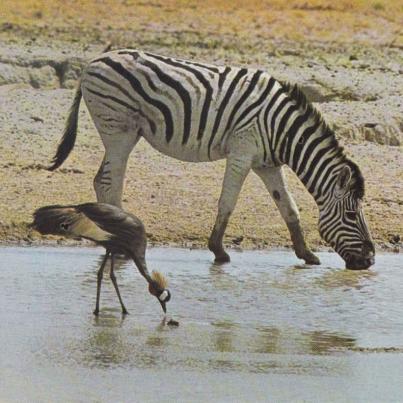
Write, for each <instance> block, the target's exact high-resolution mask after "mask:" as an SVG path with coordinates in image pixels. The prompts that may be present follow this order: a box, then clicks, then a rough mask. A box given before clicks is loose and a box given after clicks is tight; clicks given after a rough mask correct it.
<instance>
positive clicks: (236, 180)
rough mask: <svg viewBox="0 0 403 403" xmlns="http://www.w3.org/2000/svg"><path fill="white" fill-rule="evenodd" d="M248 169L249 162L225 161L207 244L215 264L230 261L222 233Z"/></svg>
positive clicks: (243, 160) (241, 160)
mask: <svg viewBox="0 0 403 403" xmlns="http://www.w3.org/2000/svg"><path fill="white" fill-rule="evenodd" d="M250 167H251V162H250V161H248V160H245V159H242V158H238V159H237V158H231V157H229V158H228V159H227V165H226V168H225V174H224V182H223V186H222V190H221V196H220V200H219V202H218V214H217V218H216V221H215V224H214V228H213V231H212V233H211V235H210V239H209V243H208V247H209V249H210V250H211V251H212V252H213V253H214V255H215V262H216V263H225V262H229V261H230V257H229V255H228V253H227V252H225V250H224V246H223V237H224V232H225V229H226V228H227V225H228V221H229V218H230V216H231V213H232V211H233V210H234V208H235V205H236V202H237V200H238V195H239V192H240V191H241V188H242V184H243V183H244V181H245V178H246V176H247V175H248V173H249V171H250Z"/></svg>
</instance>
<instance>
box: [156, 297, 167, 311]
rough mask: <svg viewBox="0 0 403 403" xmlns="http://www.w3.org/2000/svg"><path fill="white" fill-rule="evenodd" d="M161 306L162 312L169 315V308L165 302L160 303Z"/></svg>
mask: <svg viewBox="0 0 403 403" xmlns="http://www.w3.org/2000/svg"><path fill="white" fill-rule="evenodd" d="M158 301H160V300H158ZM160 304H161V307H162V310H163V311H164V313H167V307H166V303H165V301H160Z"/></svg>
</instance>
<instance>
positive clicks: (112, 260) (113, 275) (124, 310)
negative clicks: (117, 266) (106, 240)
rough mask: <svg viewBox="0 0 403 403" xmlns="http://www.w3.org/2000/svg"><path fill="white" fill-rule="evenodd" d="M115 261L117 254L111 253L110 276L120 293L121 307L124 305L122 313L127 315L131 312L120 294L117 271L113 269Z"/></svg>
mask: <svg viewBox="0 0 403 403" xmlns="http://www.w3.org/2000/svg"><path fill="white" fill-rule="evenodd" d="M114 263H115V256H114V254H113V253H112V255H111V272H110V278H111V280H112V283H113V286H114V287H115V290H116V294H118V298H119V302H120V305H121V307H122V313H123V314H124V315H127V314H128V313H129V312H127V309H126V307H125V305H124V304H123V301H122V297H121V296H120V292H119V287H118V283H117V281H116V276H115V273H114V271H113V266H114Z"/></svg>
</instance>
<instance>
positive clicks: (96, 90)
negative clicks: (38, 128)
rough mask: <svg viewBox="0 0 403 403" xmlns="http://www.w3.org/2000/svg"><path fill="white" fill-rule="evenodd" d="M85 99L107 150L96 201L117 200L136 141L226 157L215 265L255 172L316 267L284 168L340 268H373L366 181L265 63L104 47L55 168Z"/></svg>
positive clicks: (193, 157)
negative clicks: (234, 63)
mask: <svg viewBox="0 0 403 403" xmlns="http://www.w3.org/2000/svg"><path fill="white" fill-rule="evenodd" d="M82 97H83V98H84V100H85V103H86V105H87V108H88V111H89V113H90V116H91V118H92V120H93V121H94V124H95V126H96V129H97V131H98V132H99V134H100V136H101V139H102V142H103V144H104V147H105V155H104V158H103V160H102V163H101V166H100V168H99V170H98V172H97V174H96V176H95V178H94V188H95V192H96V196H97V200H98V201H99V202H103V203H110V204H113V205H116V206H120V205H121V198H122V191H123V181H124V175H125V171H126V165H127V160H128V157H129V154H130V152H131V151H132V149H133V147H134V146H135V145H136V144H137V142H138V141H139V139H140V138H142V137H143V138H144V139H145V140H146V141H147V142H148V143H149V144H150V145H151V146H152V147H154V148H155V149H156V150H158V151H160V152H161V153H163V154H165V155H168V156H170V157H173V158H176V159H178V160H182V161H189V162H208V161H215V160H218V159H224V158H225V159H226V168H225V174H224V180H223V185H222V190H221V195H220V198H219V201H218V213H217V216H216V220H215V224H214V227H213V229H212V232H211V235H210V238H209V242H208V247H209V249H210V250H211V251H212V252H213V253H214V255H215V261H216V262H218V263H222V262H228V261H229V260H230V257H229V255H228V254H227V252H226V251H225V249H224V246H223V236H224V232H225V229H226V227H227V224H228V221H229V218H230V216H231V213H232V211H233V210H234V208H235V204H236V201H237V199H238V195H239V193H240V190H241V187H242V184H243V183H244V181H245V178H246V177H247V175H248V173H249V172H250V171H251V170H252V171H254V172H255V173H256V174H257V175H258V177H260V179H261V180H262V181H263V183H264V185H265V187H266V188H267V190H268V192H269V193H270V195H271V196H272V197H273V199H274V202H275V204H276V206H277V208H278V209H279V211H280V214H281V216H282V218H283V219H284V221H285V223H286V225H287V227H288V230H289V233H290V236H291V240H292V243H293V246H294V250H295V253H296V256H297V257H298V258H300V259H303V260H305V262H306V263H307V264H320V260H319V258H318V257H317V256H316V255H315V254H314V253H313V252H312V251H311V249H310V248H309V247H308V245H307V243H306V242H305V239H304V234H303V230H302V227H301V224H300V217H299V211H298V208H297V206H296V204H295V201H294V199H293V197H292V195H291V194H290V193H289V191H288V188H287V184H286V180H285V177H284V170H283V167H284V165H288V166H289V167H290V168H291V169H292V170H293V171H294V172H295V174H296V175H297V176H298V177H299V179H300V180H301V182H302V183H303V184H304V185H305V187H306V189H307V190H308V191H309V192H310V193H311V195H312V196H313V198H314V200H315V201H316V204H317V206H318V209H319V233H320V235H321V237H322V238H323V239H324V240H325V241H326V242H327V243H328V244H330V245H331V246H332V247H333V248H334V249H335V250H336V252H337V253H338V254H339V255H340V256H341V257H342V258H343V259H344V260H345V262H346V267H347V268H349V269H367V268H368V267H369V266H371V265H372V264H374V256H375V249H374V244H373V242H372V239H371V235H370V232H369V229H368V226H367V223H366V221H365V217H364V213H363V209H362V200H363V197H364V188H365V186H364V178H363V176H362V174H361V171H360V169H359V167H358V166H357V164H356V163H355V162H353V161H352V160H351V159H350V158H348V157H347V156H346V154H345V152H344V150H343V148H342V147H341V146H340V145H339V143H338V141H337V139H336V136H335V134H334V131H333V130H332V129H331V128H330V127H329V126H328V125H327V124H326V122H325V121H324V119H323V117H322V115H321V114H320V113H319V111H318V110H317V109H316V108H315V107H314V106H313V105H312V104H311V103H310V102H308V100H307V98H306V97H305V95H304V94H303V92H302V91H301V89H300V88H299V86H298V85H291V84H290V83H287V82H283V81H279V80H276V79H275V78H273V77H272V76H271V75H269V74H268V73H267V72H265V71H263V70H261V69H252V68H244V67H229V66H215V65H212V64H205V63H199V62H195V61H189V60H181V59H176V58H173V57H166V56H160V55H157V54H153V53H149V52H144V51H140V50H135V49H118V50H113V51H108V52H105V53H103V54H102V55H100V56H99V57H96V58H94V59H93V60H92V61H90V62H89V64H88V65H87V66H86V67H85V68H84V70H83V73H82V75H81V78H80V80H79V85H78V89H77V91H76V94H75V98H74V101H73V104H72V106H71V109H70V112H69V116H68V118H67V122H66V127H65V130H64V133H63V136H62V139H61V140H60V143H59V145H58V148H57V152H56V154H55V156H54V158H53V160H52V165H51V166H50V167H49V168H48V169H49V170H51V171H52V170H55V169H56V168H58V167H59V166H60V165H61V164H62V163H63V162H64V160H65V159H66V158H67V156H68V155H69V153H70V152H71V150H72V149H73V147H74V143H75V139H76V134H77V125H78V111H79V105H80V101H81V98H82Z"/></svg>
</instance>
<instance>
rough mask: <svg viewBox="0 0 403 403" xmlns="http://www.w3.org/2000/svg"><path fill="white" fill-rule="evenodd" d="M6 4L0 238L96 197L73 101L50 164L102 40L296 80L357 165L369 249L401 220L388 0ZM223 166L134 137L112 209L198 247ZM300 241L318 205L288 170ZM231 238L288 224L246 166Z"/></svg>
mask: <svg viewBox="0 0 403 403" xmlns="http://www.w3.org/2000/svg"><path fill="white" fill-rule="evenodd" d="M333 3H334V2H333V1H324V0H317V1H288V2H285V1H280V0H277V1H272V2H262V1H249V2H248V3H247V5H245V4H244V3H242V2H236V1H235V2H233V1H232V2H230V1H214V2H213V1H205V2H203V3H202V4H203V6H201V3H199V2H196V1H193V2H192V1H178V0H176V1H174V0H172V1H164V2H162V1H155V2H141V1H112V0H110V1H108V0H104V1H95V0H93V1H89V0H88V1H80V2H79V1H77V2H74V1H70V2H62V1H53V2H45V1H17V2H15V1H8V0H5V1H3V2H2V6H1V7H2V8H1V9H0V31H1V32H0V152H1V155H2V159H1V161H0V168H1V169H0V184H1V189H0V241H1V242H25V243H32V242H43V241H44V240H43V239H41V238H39V237H38V235H37V234H35V233H32V232H31V231H30V230H29V229H28V228H27V223H28V222H29V221H30V216H31V214H32V211H33V210H34V209H35V208H37V207H39V206H42V205H44V204H53V203H79V202H84V201H90V200H94V192H93V189H92V179H93V177H94V175H95V173H96V171H97V169H98V166H99V164H100V161H101V159H102V152H103V151H102V144H101V141H100V139H99V137H98V135H97V133H96V131H95V128H94V126H93V124H92V123H91V121H90V119H89V116H88V113H87V111H86V110H85V107H84V106H82V108H81V112H80V123H79V135H78V141H77V145H76V147H75V149H74V151H73V152H72V154H71V156H70V157H69V159H68V160H67V161H66V163H65V164H64V165H63V167H62V169H59V170H58V171H56V172H55V173H50V172H48V171H46V170H45V169H44V166H46V164H48V163H49V161H50V159H51V157H52V156H53V153H54V151H55V148H56V145H57V142H58V140H59V139H60V136H61V132H62V129H63V126H64V121H65V118H66V115H67V111H68V108H69V106H70V104H71V102H72V98H73V88H74V86H75V84H76V80H77V77H78V76H79V74H80V70H81V68H82V66H83V65H84V64H85V63H86V61H87V60H89V59H90V58H91V57H92V56H94V55H97V54H99V53H100V52H101V50H102V49H103V48H104V47H105V45H106V44H107V43H109V42H112V44H113V45H114V46H115V47H129V46H130V47H137V48H142V49H147V50H151V51H154V52H159V53H162V54H165V55H172V56H178V57H187V58H193V59H197V60H202V61H209V62H214V63H219V64H222V63H227V64H234V65H244V66H254V67H260V68H264V69H265V70H268V71H269V72H270V73H271V74H273V76H275V77H276V78H280V79H286V80H289V81H293V82H298V83H300V84H301V85H302V86H303V89H304V90H305V92H306V93H307V95H308V96H309V98H310V99H311V100H312V101H313V102H315V103H316V105H317V107H318V109H320V110H321V111H322V113H323V115H324V116H325V118H326V119H327V121H328V122H329V123H330V124H331V125H333V127H334V128H335V129H336V134H337V135H338V137H339V138H340V140H341V142H342V143H343V144H344V145H345V148H346V149H347V152H348V154H349V155H350V156H352V157H353V158H354V159H355V160H356V161H357V162H358V164H359V165H360V167H361V168H362V171H363V173H364V176H365V178H366V184H367V186H366V187H367V191H366V200H365V210H366V214H367V218H368V221H369V224H370V227H371V230H372V234H373V237H374V239H375V241H376V243H377V246H378V248H386V249H391V250H395V251H398V250H399V248H400V247H401V245H402V243H401V237H402V232H403V231H402V229H403V220H402V205H403V191H402V188H403V184H402V179H403V158H402V149H401V144H402V130H403V118H402V116H403V115H402V111H403V107H402V103H403V79H402V73H403V62H402V45H403V41H402V33H401V30H400V29H401V28H400V27H401V26H402V11H403V10H402V7H403V6H402V3H401V2H400V1H395V0H393V1H392V0H389V1H386V0H385V1H359V0H356V1H353V2H351V1H339V2H337V6H334V5H333ZM223 169H224V163H223V162H222V161H221V162H216V163H208V164H189V163H182V162H179V161H175V160H173V159H169V158H168V157H165V156H163V155H161V154H159V153H158V152H156V151H155V150H153V149H152V148H151V147H149V146H148V145H147V144H146V143H145V142H144V141H142V142H140V143H139V145H138V146H137V147H136V148H135V150H134V151H133V153H132V155H131V159H130V161H129V166H128V173H127V180H126V189H125V194H124V207H125V208H127V209H128V210H130V211H132V212H134V213H135V214H137V215H138V216H140V217H141V219H142V220H143V221H144V223H145V225H146V227H147V231H148V233H149V237H150V240H151V241H152V242H153V243H158V244H176V245H183V246H188V247H198V246H205V245H206V242H207V237H208V235H209V232H210V229H211V227H212V225H213V222H214V218H215V213H216V205H217V200H218V197H219V192H220V188H221V181H222V176H223ZM287 174H288V177H289V181H290V188H291V190H292V193H293V194H294V195H295V198H296V200H297V203H298V205H299V207H300V210H301V217H302V222H303V226H304V228H305V232H306V235H307V238H308V241H309V242H310V243H311V244H312V245H313V246H315V247H320V246H324V244H323V243H322V242H321V240H320V238H319V236H318V233H317V229H316V221H317V209H316V206H315V204H314V201H313V200H312V198H311V196H310V195H309V194H308V193H307V192H306V190H305V189H304V188H303V186H302V185H301V184H300V183H299V181H298V179H297V178H296V177H295V176H294V175H293V174H292V173H291V172H287ZM239 236H243V237H244V240H243V242H242V247H256V248H266V247H283V246H289V245H290V240H289V237H288V234H287V231H286V227H285V225H284V223H283V222H282V220H281V218H280V215H279V213H278V212H277V210H276V209H275V207H274V204H273V202H272V201H271V200H270V198H269V196H268V194H267V193H266V191H265V189H264V188H263V186H262V184H261V183H260V181H259V180H258V178H257V177H256V176H254V175H253V174H252V175H250V177H248V179H247V181H246V184H245V186H244V188H243V191H242V194H241V197H240V200H239V202H238V205H237V208H236V211H235V212H234V214H233V217H232V219H231V222H230V225H229V228H228V230H227V235H226V243H227V244H228V245H231V244H232V240H233V239H234V238H236V237H239Z"/></svg>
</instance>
